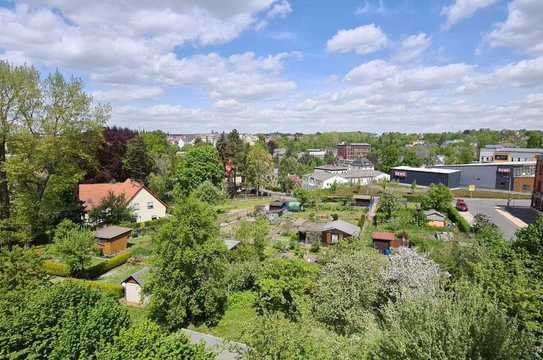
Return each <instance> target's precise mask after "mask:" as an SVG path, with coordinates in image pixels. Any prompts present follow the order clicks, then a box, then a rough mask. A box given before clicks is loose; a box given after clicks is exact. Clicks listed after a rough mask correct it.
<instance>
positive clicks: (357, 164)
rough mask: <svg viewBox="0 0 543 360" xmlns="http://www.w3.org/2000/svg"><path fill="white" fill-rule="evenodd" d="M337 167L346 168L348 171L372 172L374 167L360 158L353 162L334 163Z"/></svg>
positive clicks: (365, 159) (363, 158) (340, 161)
mask: <svg viewBox="0 0 543 360" xmlns="http://www.w3.org/2000/svg"><path fill="white" fill-rule="evenodd" d="M336 165H338V166H347V167H348V168H349V169H359V170H373V169H374V166H373V163H372V162H371V161H369V160H368V159H367V158H365V157H361V158H358V159H353V160H345V159H343V160H338V161H337V162H336Z"/></svg>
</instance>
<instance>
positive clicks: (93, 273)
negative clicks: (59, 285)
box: [78, 251, 132, 279]
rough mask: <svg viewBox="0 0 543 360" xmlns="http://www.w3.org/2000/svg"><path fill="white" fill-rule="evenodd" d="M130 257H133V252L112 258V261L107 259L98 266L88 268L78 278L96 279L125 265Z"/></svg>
mask: <svg viewBox="0 0 543 360" xmlns="http://www.w3.org/2000/svg"><path fill="white" fill-rule="evenodd" d="M130 257H132V252H130V251H126V252H124V253H122V254H120V255H117V256H115V257H112V258H111V259H107V260H104V261H102V262H100V263H98V264H96V265H93V266H89V267H88V268H86V269H84V270H83V271H81V272H80V273H79V274H78V275H79V276H78V277H81V278H85V279H95V278H97V277H98V276H100V275H102V274H105V273H106V272H108V271H109V270H111V269H113V268H116V267H117V266H119V265H122V264H124V263H125V262H126V261H127V260H128V259H130Z"/></svg>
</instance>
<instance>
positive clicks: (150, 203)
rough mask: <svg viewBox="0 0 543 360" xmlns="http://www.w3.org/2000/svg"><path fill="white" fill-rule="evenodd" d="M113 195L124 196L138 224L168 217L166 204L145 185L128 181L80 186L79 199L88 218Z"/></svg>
mask: <svg viewBox="0 0 543 360" xmlns="http://www.w3.org/2000/svg"><path fill="white" fill-rule="evenodd" d="M109 193H113V195H115V196H121V195H122V196H124V198H125V200H126V202H127V207H129V208H130V209H131V210H132V211H133V213H134V217H135V220H136V221H137V222H144V221H149V220H153V219H159V218H162V217H164V216H166V204H164V203H163V202H162V201H160V199H159V198H158V197H157V196H155V195H154V194H153V193H152V192H151V191H150V190H149V189H147V188H146V187H145V186H144V185H143V184H141V183H139V182H137V181H134V180H131V179H127V180H126V181H125V182H120V183H112V184H110V183H100V184H79V188H78V197H79V201H81V202H82V204H83V208H84V210H85V213H86V217H87V218H88V213H89V212H90V211H91V210H92V209H94V208H96V207H98V206H100V204H101V202H102V201H103V200H104V199H105V198H106V197H107V196H108V194H109Z"/></svg>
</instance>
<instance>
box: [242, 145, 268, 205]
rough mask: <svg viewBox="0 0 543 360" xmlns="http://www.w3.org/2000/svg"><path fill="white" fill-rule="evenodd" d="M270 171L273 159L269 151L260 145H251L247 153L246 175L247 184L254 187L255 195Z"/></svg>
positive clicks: (266, 179)
mask: <svg viewBox="0 0 543 360" xmlns="http://www.w3.org/2000/svg"><path fill="white" fill-rule="evenodd" d="M272 172H273V159H272V156H271V155H270V153H268V151H267V150H266V149H265V148H264V147H262V146H259V145H255V146H252V147H251V148H250V149H249V153H248V154H247V166H246V175H247V181H248V182H249V184H251V185H252V186H254V187H255V188H256V193H257V196H258V194H259V193H260V188H262V186H263V185H264V184H265V183H266V182H267V181H268V180H269V178H270V177H271V175H272Z"/></svg>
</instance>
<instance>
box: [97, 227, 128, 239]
mask: <svg viewBox="0 0 543 360" xmlns="http://www.w3.org/2000/svg"><path fill="white" fill-rule="evenodd" d="M131 231H132V229H130V228H126V227H122V226H117V225H110V226H104V227H102V228H99V229H96V231H95V236H96V237H97V238H98V239H113V238H116V237H117V236H121V235H124V234H126V233H128V232H131Z"/></svg>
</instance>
